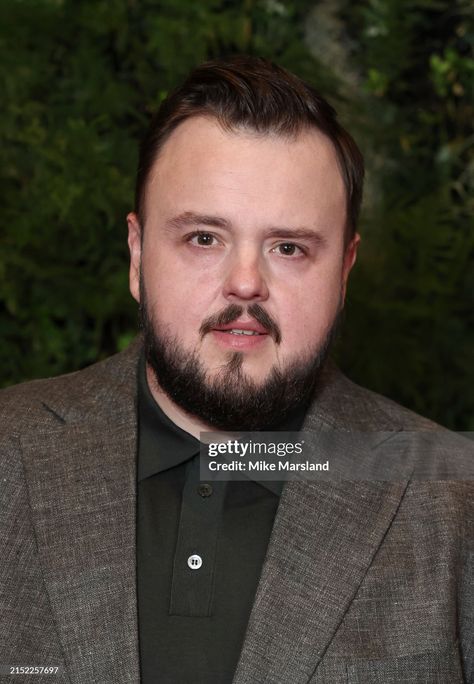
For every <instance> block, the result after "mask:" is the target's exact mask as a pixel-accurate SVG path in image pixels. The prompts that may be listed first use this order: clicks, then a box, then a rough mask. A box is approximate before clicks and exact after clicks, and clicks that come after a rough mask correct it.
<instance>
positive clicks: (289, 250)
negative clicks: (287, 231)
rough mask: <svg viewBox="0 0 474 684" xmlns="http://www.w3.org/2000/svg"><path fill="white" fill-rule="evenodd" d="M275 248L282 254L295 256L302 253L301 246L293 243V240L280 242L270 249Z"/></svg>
mask: <svg viewBox="0 0 474 684" xmlns="http://www.w3.org/2000/svg"><path fill="white" fill-rule="evenodd" d="M276 250H278V252H279V253H280V254H281V255H282V256H296V255H300V254H304V251H303V250H302V249H301V247H298V245H295V244H294V243H293V242H282V243H281V244H280V245H277V246H276V247H274V249H273V250H272V251H276Z"/></svg>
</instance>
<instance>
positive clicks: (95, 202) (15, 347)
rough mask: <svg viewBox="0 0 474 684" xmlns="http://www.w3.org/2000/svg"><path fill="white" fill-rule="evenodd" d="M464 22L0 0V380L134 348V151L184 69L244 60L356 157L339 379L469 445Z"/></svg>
mask: <svg viewBox="0 0 474 684" xmlns="http://www.w3.org/2000/svg"><path fill="white" fill-rule="evenodd" d="M472 17H473V15H472V6H471V3H470V1H468V0H418V1H415V0H364V1H362V0H327V1H324V2H317V1H316V0H311V1H308V0H299V1H297V2H284V1H283V0H282V1H279V0H240V1H238V0H200V1H196V0H159V1H158V0H81V1H80V2H78V1H77V0H3V2H2V3H1V5H0V27H1V29H0V52H1V54H0V71H1V74H0V78H1V81H0V82H1V83H2V91H3V92H2V108H1V112H0V117H1V119H0V130H1V133H0V135H1V136H2V158H1V165H0V173H1V202H2V216H3V220H2V224H1V228H0V339H1V342H0V366H1V371H0V377H1V383H2V384H3V385H9V384H13V383H16V382H20V381H22V380H26V379H30V378H36V377H44V376H50V375H56V374H58V373H63V372H67V371H71V370H76V369H79V368H81V367H84V366H85V365H87V364H90V363H91V362H93V361H95V360H97V359H101V358H104V357H106V356H108V355H110V354H112V353H114V352H116V351H117V350H120V349H123V348H124V347H125V346H126V345H127V344H128V342H129V341H130V340H131V339H132V338H133V337H134V335H135V334H136V329H137V324H136V320H137V314H136V306H135V303H134V302H133V301H132V299H131V296H130V295H129V293H128V284H127V283H128V280H127V278H128V275H127V268H128V257H127V249H126V225H125V216H126V213H127V211H128V210H130V209H131V208H132V203H133V186H134V175H135V168H136V160H137V144H138V141H139V139H140V138H141V137H142V135H143V133H144V130H145V128H146V126H147V123H148V121H149V118H150V115H151V113H152V112H153V111H155V110H156V108H157V107H158V105H159V103H160V101H161V100H162V98H163V97H164V96H165V95H166V94H167V92H168V91H169V90H170V89H171V88H172V87H173V86H174V85H175V84H176V83H177V82H179V81H180V80H181V79H182V78H183V77H184V76H185V75H186V74H187V72H188V71H189V70H190V69H191V68H193V67H194V66H195V65H197V64H198V63H200V62H202V61H204V60H206V59H209V58H213V57H220V56H228V55H231V54H234V53H251V54H256V55H261V56H265V57H268V58H270V59H273V60H274V61H276V62H278V63H279V64H281V65H282V66H285V67H287V68H289V69H290V70H292V71H294V72H295V73H297V74H298V75H300V76H301V77H303V78H304V79H306V80H307V81H309V82H310V83H311V84H313V85H314V86H315V87H316V88H318V89H319V90H321V91H322V93H323V94H324V95H326V96H327V98H328V99H329V101H330V102H331V103H332V104H333V105H334V106H335V107H336V109H337V111H338V112H339V116H340V119H341V121H342V123H343V125H345V126H346V127H347V128H348V129H349V130H350V131H351V132H352V133H353V135H354V137H355V138H356V140H357V141H358V143H359V146H360V147H361V148H362V150H363V152H364V154H365V158H366V164H367V170H368V172H367V185H366V194H365V201H364V211H363V215H362V220H361V223H360V232H361V234H362V237H363V242H362V248H361V250H360V257H359V261H358V264H357V266H356V268H355V271H354V272H353V276H352V280H351V283H350V286H349V295H348V301H347V306H346V320H345V324H344V328H343V333H342V337H341V340H340V342H339V344H338V347H337V349H336V357H337V360H338V362H339V364H340V366H341V367H342V369H343V370H344V371H345V372H346V373H347V374H348V375H349V376H350V377H351V378H352V379H353V380H355V381H357V382H359V383H361V384H364V385H365V386H367V387H370V388H372V389H374V390H376V391H379V392H381V393H383V394H386V395H387V396H390V397H391V398H393V399H395V400H397V401H399V402H401V403H402V404H404V405H406V406H408V407H410V408H412V409H413V410H415V411H418V412H419V413H422V414H424V415H426V416H429V417H430V418H432V419H434V420H436V421H438V422H440V423H442V424H444V425H446V426H448V427H451V428H453V429H458V430H474V315H473V314H474V307H473V302H474V268H473V264H474V259H473V256H474V230H473V215H474V211H473V208H474V207H473V202H474V200H473V193H472V185H473V175H474V173H473V172H474V164H473V152H472V149H473V148H472V143H473V129H472V121H473V90H474V89H473V83H474V60H473V53H472V44H473V32H472V31H473V25H472V24H473V18H472Z"/></svg>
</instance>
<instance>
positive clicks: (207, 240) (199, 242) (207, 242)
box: [187, 231, 216, 247]
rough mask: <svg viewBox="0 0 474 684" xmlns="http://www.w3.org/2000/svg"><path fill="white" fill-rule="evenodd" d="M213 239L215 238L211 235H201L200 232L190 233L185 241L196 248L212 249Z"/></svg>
mask: <svg viewBox="0 0 474 684" xmlns="http://www.w3.org/2000/svg"><path fill="white" fill-rule="evenodd" d="M215 239H216V238H215V236H214V235H212V233H203V232H201V231H199V232H196V233H192V234H191V235H188V237H187V241H188V242H190V243H191V244H192V245H196V246H197V247H212V246H213V244H214V242H213V240H215Z"/></svg>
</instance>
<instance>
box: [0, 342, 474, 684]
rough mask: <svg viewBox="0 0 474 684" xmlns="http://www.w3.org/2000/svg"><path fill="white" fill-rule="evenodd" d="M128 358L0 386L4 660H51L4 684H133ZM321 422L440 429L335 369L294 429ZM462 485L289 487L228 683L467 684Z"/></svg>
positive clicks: (470, 588) (0, 640) (467, 566)
mask: <svg viewBox="0 0 474 684" xmlns="http://www.w3.org/2000/svg"><path fill="white" fill-rule="evenodd" d="M138 352H139V341H137V342H135V343H134V344H133V345H132V346H131V347H130V348H129V349H128V350H127V351H125V352H123V353H121V354H118V355H116V356H114V357H112V358H110V359H107V360H106V361H104V362H101V363H99V364H96V365H93V366H91V367H89V368H87V369H85V370H83V371H80V372H77V373H72V374H70V375H66V376H61V377H58V378H54V379H50V380H40V381H34V382H30V383H26V384H23V385H19V386H16V387H12V388H9V389H7V390H4V391H3V392H1V393H0V420H1V424H0V468H1V470H0V507H1V508H0V512H1V515H0V664H1V665H17V666H50V665H55V666H58V667H59V673H58V674H56V675H48V676H42V675H32V676H16V677H10V676H8V675H0V681H2V682H9V683H11V682H14V681H21V682H28V681H31V682H43V681H45V682H46V681H47V682H51V683H53V684H59V683H61V684H62V683H63V682H70V683H74V684H126V683H132V682H133V683H134V684H138V682H139V681H140V673H139V658H138V638H137V601H136V587H135V502H136V493H135V488H136V479H135V460H136V434H137V429H136V406H135V399H136V397H135V395H136V367H137V355H138ZM322 426H325V427H328V426H329V427H340V428H343V429H353V430H387V431H394V432H395V433H396V431H399V430H402V429H406V430H433V429H435V428H437V426H435V425H433V424H432V423H430V422H429V421H426V420H425V419H423V418H420V417H419V416H416V415H414V414H413V413H411V412H409V411H407V410H405V409H403V408H401V407H400V406H398V405H396V404H394V403H393V402H391V401H389V400H387V399H384V398H383V397H380V396H378V395H376V394H374V393H372V392H369V391H367V390H365V389H362V388H360V387H358V386H356V385H354V384H353V383H351V382H350V381H349V380H347V379H346V378H345V377H344V376H342V375H341V374H340V373H339V372H338V371H337V370H335V369H332V370H331V369H330V370H328V371H327V372H326V373H325V375H324V378H323V382H322V383H321V387H320V389H319V390H318V393H317V395H316V396H315V397H314V401H313V403H312V405H311V408H310V411H309V412H308V415H307V418H306V422H305V425H304V429H305V430H311V431H317V430H320V429H321V427H322ZM388 441H389V442H390V440H388ZM380 448H382V449H383V448H385V447H384V446H383V445H382V447H380ZM473 493H474V489H473V483H472V482H469V481H430V482H413V481H405V482H380V481H376V482H374V481H372V482H350V481H344V480H341V481H338V482H291V483H288V484H287V485H286V486H285V488H284V491H283V494H282V498H281V502H280V506H279V508H278V512H277V516H276V519H275V524H274V528H273V532H272V536H271V540H270V544H269V547H268V551H267V556H266V559H265V563H264V566H263V570H262V575H261V578H260V582H259V585H258V589H257V594H256V597H255V602H254V606H253V609H252V613H251V616H250V621H249V624H248V629H247V633H246V636H245V641H244V644H243V647H242V652H241V656H240V661H239V664H238V667H237V671H236V673H235V677H234V684H262V683H263V682H271V683H275V684H309V683H311V684H323V683H324V684H342V683H351V684H356V683H358V684H371V683H373V684H375V683H377V684H395V683H397V684H399V683H400V682H407V683H408V682H409V683H410V684H415V683H420V684H421V683H423V684H427V683H429V684H455V683H458V682H471V683H472V682H474V544H473V530H474V496H473ZM177 684H187V683H185V682H177ZM209 684H212V682H210V683H209Z"/></svg>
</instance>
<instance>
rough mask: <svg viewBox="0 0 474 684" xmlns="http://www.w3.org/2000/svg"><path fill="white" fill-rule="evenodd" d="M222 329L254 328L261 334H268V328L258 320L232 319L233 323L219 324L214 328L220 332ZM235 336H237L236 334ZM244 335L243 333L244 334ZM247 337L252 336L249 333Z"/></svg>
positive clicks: (254, 330)
mask: <svg viewBox="0 0 474 684" xmlns="http://www.w3.org/2000/svg"><path fill="white" fill-rule="evenodd" d="M220 330H252V331H253V332H257V333H260V334H261V335H268V330H267V329H266V328H264V327H263V325H260V323H258V322H257V321H238V320H237V321H232V323H227V324H226V325H219V326H218V327H217V328H214V330H213V332H216V331H217V332H218V331H220ZM234 337H237V336H236V335H234ZM242 337H243V335H242ZM247 337H250V335H248V336H247Z"/></svg>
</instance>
